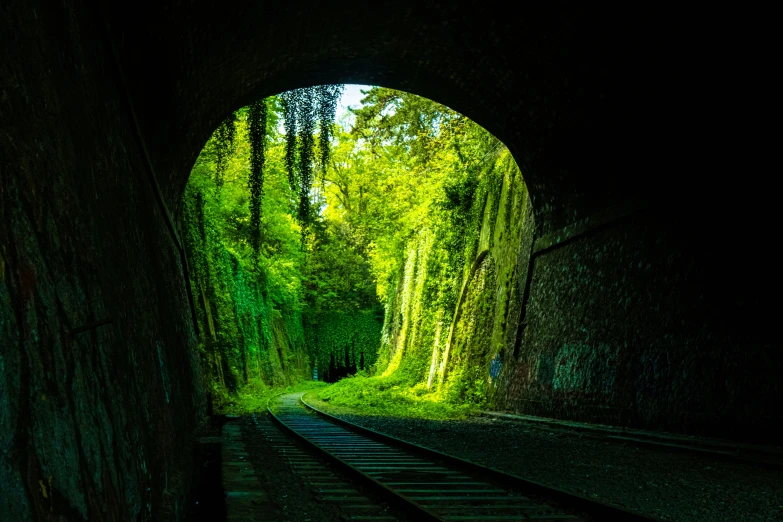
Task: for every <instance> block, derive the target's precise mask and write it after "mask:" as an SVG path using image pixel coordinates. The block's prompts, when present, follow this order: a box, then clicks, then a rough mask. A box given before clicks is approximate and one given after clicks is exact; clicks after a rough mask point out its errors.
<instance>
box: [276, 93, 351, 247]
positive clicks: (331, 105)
mask: <svg viewBox="0 0 783 522" xmlns="http://www.w3.org/2000/svg"><path fill="white" fill-rule="evenodd" d="M342 91H343V86H342V85H321V86H317V87H309V88H304V89H294V90H292V91H287V92H284V93H283V94H282V95H281V99H282V101H283V117H284V121H285V123H284V126H285V134H286V169H287V171H288V182H289V185H290V186H291V190H296V191H298V192H299V205H298V208H297V218H298V219H299V224H300V225H301V226H302V228H303V229H307V228H308V227H309V225H310V224H311V223H312V221H313V219H314V215H313V211H312V208H311V201H310V198H311V189H312V185H313V170H314V169H315V163H316V161H315V160H316V158H315V147H316V136H315V128H316V125H318V127H319V129H320V133H321V135H320V137H319V145H318V147H319V153H320V154H319V156H320V159H321V161H322V162H323V163H322V165H324V166H325V165H326V163H327V162H328V160H329V150H330V146H331V136H332V125H333V123H334V116H335V110H336V107H337V100H338V99H339V97H340V94H341V93H342ZM324 168H325V167H324ZM303 239H304V236H303Z"/></svg>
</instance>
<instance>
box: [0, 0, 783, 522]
mask: <svg viewBox="0 0 783 522" xmlns="http://www.w3.org/2000/svg"><path fill="white" fill-rule="evenodd" d="M686 11H687V10H684V11H683V12H680V13H676V14H675V13H672V12H670V11H668V10H665V9H663V8H662V7H661V8H654V7H652V6H646V7H643V6H635V7H633V8H631V7H625V8H623V10H619V9H618V8H616V7H609V6H586V5H585V6H574V5H570V6H555V5H549V4H540V5H539V4H529V5H521V6H515V7H514V8H513V9H512V8H511V7H510V6H507V5H505V4H494V3H483V4H481V5H470V6H468V5H462V4H458V3H452V4H449V3H436V2H411V3H409V2H384V1H379V2H375V3H372V4H364V5H362V6H356V7H354V6H347V5H346V6H343V5H336V4H335V5H332V4H307V3H303V2H289V3H274V4H272V3H266V2H240V3H237V4H226V3H209V2H196V1H192V0H182V1H173V0H161V1H160V2H158V3H157V4H156V5H155V6H151V5H150V6H147V5H138V4H134V3H127V2H126V3H112V4H108V3H100V2H85V1H82V0H65V1H62V2H56V1H51V0H41V1H40V2H33V3H27V2H19V1H10V2H5V3H4V5H3V6H2V8H1V9H0V12H1V13H2V15H1V16H0V19H1V20H2V25H0V43H2V61H1V62H0V64H1V65H0V71H1V72H0V119H1V121H2V123H0V129H1V131H0V215H2V220H1V221H0V371H1V372H2V373H1V374H0V485H2V495H1V496H0V519H1V520H15V521H23V520H24V521H26V520H139V521H141V520H185V519H186V517H187V508H186V507H185V506H186V504H187V502H188V499H189V495H190V489H191V487H192V483H193V478H192V477H193V474H194V466H195V464H194V462H195V461H196V458H195V457H194V451H195V450H194V447H195V445H196V442H197V441H198V440H200V439H203V438H204V436H205V433H207V431H208V427H209V425H210V422H211V421H210V417H209V415H208V412H209V410H210V408H211V405H210V400H209V393H210V388H209V386H210V384H209V382H207V380H206V379H205V374H204V371H203V368H202V364H201V362H200V359H199V356H198V353H197V350H196V338H197V336H198V331H197V323H196V321H195V307H196V304H197V303H196V300H197V298H198V296H194V295H193V293H192V292H191V290H190V288H189V287H188V285H187V284H186V281H187V277H188V275H187V273H188V263H187V259H186V256H185V248H184V245H183V238H182V236H181V230H182V228H181V215H182V208H181V202H182V200H183V198H182V196H183V192H184V190H185V185H186V183H187V180H188V176H189V175H190V172H191V169H192V167H193V165H194V163H195V161H196V158H197V157H198V155H199V152H200V151H201V149H202V148H203V146H204V145H205V143H206V142H207V140H208V139H209V137H210V136H211V135H212V133H213V131H214V130H215V128H216V127H217V126H218V125H219V124H220V122H221V121H223V120H224V119H225V118H226V116H227V115H228V114H230V113H231V112H232V111H235V110H237V109H239V108H240V107H244V106H246V105H248V104H249V103H251V102H253V101H255V100H258V99H262V98H265V97H268V96H272V95H276V94H278V93H281V92H284V91H288V90H291V89H297V88H301V87H309V86H313V85H322V84H365V85H382V86H384V87H389V88H393V89H399V90H401V91H406V92H410V93H414V94H417V95H420V96H424V97H426V98H429V99H432V100H435V101H437V102H438V103H442V104H444V105H446V106H448V107H450V108H452V109H454V110H455V111H458V112H460V113H462V114H464V115H465V116H467V117H468V118H470V119H472V120H473V121H475V122H477V123H478V124H479V125H481V126H482V127H484V128H485V129H487V130H488V131H489V132H491V133H492V134H493V135H494V136H496V137H497V138H498V139H499V140H501V141H502V142H503V143H504V144H505V146H506V147H507V148H508V150H509V152H510V154H511V155H513V158H514V159H515V161H516V163H517V164H518V165H519V168H520V170H521V171H522V173H523V176H524V180H525V184H526V186H527V190H528V191H529V196H530V201H531V209H532V210H531V212H532V215H531V219H532V220H533V222H534V223H535V226H534V227H533V228H532V229H531V230H530V236H529V237H527V238H526V240H525V241H526V243H525V245H526V247H525V248H524V249H520V253H519V257H518V260H517V270H518V274H523V275H524V277H523V276H522V275H519V276H518V277H517V280H518V281H521V283H520V284H521V285H522V286H521V287H520V289H519V291H520V292H521V293H524V296H525V297H524V303H523V306H522V307H521V308H520V309H519V310H515V311H514V312H515V314H514V316H513V317H512V318H511V320H512V321H513V322H514V325H516V327H515V328H514V329H513V330H514V334H513V340H512V341H511V342H512V344H513V346H514V348H513V350H512V351H511V352H509V354H510V355H509V356H508V357H507V358H506V360H505V361H504V370H503V374H502V379H501V380H500V382H499V386H500V388H499V389H498V391H496V392H495V395H494V399H493V400H494V401H495V403H494V404H495V407H496V409H498V410H502V411H505V412H508V413H509V414H519V415H529V416H536V417H542V418H550V419H556V420H558V421H563V422H577V423H590V424H600V425H611V426H615V427H619V428H623V429H626V428H627V429H638V430H650V431H661V432H667V433H676V434H682V435H688V436H704V437H716V438H720V439H722V440H723V439H725V440H729V441H732V442H733V443H737V444H762V445H774V444H779V441H780V437H781V430H780V428H779V417H780V401H781V399H783V387H782V386H781V384H780V382H781V381H780V378H779V369H780V367H781V363H783V355H781V353H783V352H781V350H780V347H779V341H778V338H779V333H778V331H777V327H776V326H777V324H778V321H779V319H778V310H779V306H776V303H777V300H778V297H779V290H780V285H779V283H780V276H779V272H780V271H779V266H778V265H779V261H778V257H777V255H776V254H775V253H774V252H775V251H776V249H775V247H774V244H775V239H776V238H777V235H778V234H777V232H776V230H777V226H776V225H775V223H776V222H778V221H779V219H778V218H777V213H776V206H777V205H776V203H775V202H776V199H777V198H776V195H777V193H776V191H775V190H774V186H776V183H775V179H774V176H771V175H770V172H771V170H770V168H769V167H768V166H767V165H764V164H763V162H762V160H761V158H762V157H763V153H764V152H766V150H767V146H766V144H765V143H766V142H765V141H764V139H762V138H757V137H756V134H755V133H756V131H757V130H758V127H754V126H753V124H752V123H749V122H748V121H747V120H744V119H742V118H745V117H746V116H747V115H746V114H745V111H746V110H747V111H748V112H753V109H746V108H745V107H746V105H743V104H750V105H752V104H753V103H755V101H754V100H751V98H752V96H751V95H747V96H746V95H745V94H744V93H742V92H741V91H740V90H738V89H737V90H733V91H732V92H728V91H729V90H731V89H732V88H733V87H731V85H733V83H731V80H729V79H726V78H725V77H724V76H723V74H724V73H725V72H726V71H734V73H736V74H740V75H741V74H742V71H745V70H746V67H747V63H744V62H742V60H741V59H740V58H739V57H738V55H737V54H736V53H735V52H734V51H730V49H729V48H730V47H731V46H732V45H734V44H733V43H732V42H733V41H734V40H731V39H729V40H726V39H725V38H723V37H722V36H721V35H719V34H717V33H718V32H719V31H714V30H713V29H712V27H714V26H709V27H707V28H703V31H704V32H703V33H701V32H700V33H699V34H700V35H701V36H700V37H699V38H698V39H697V40H698V41H699V42H700V43H699V44H698V45H697V44H694V43H693V42H694V37H693V34H694V33H693V32H692V31H696V29H694V27H697V26H695V25H693V24H692V23H691V22H692V20H693V18H692V13H689V12H686ZM698 27H701V26H698ZM701 30H702V29H700V31H701ZM741 62H742V63H741ZM748 74H750V73H748ZM738 119H740V120H741V121H738ZM510 317H511V316H510ZM531 368H536V369H537V370H536V371H535V372H533V371H531Z"/></svg>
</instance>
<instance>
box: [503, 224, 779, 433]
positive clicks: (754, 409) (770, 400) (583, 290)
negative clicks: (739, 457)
mask: <svg viewBox="0 0 783 522" xmlns="http://www.w3.org/2000/svg"><path fill="white" fill-rule="evenodd" d="M661 210H662V209H658V210H657V211H656V210H641V211H638V212H635V213H633V214H632V215H630V216H626V217H625V218H621V219H619V220H617V221H614V222H612V223H608V224H606V225H605V226H603V227H600V228H598V229H595V230H594V231H591V232H588V233H587V234H584V235H580V236H579V237H576V238H574V239H573V240H572V241H570V242H567V243H563V244H561V245H559V246H555V247H554V248H549V249H546V250H542V251H540V252H538V253H535V249H534V256H533V260H532V264H531V266H532V270H533V272H532V280H531V285H530V296H529V301H528V306H527V310H526V312H524V313H525V315H524V316H523V318H524V320H525V324H526V327H525V328H524V329H521V330H520V331H519V333H518V335H519V338H518V339H517V342H518V343H519V347H518V357H517V358H516V359H514V358H513V357H511V358H510V360H511V361H512V362H511V364H509V365H508V367H507V368H505V369H504V372H503V374H502V376H501V379H500V382H499V383H498V387H499V390H498V393H497V394H496V395H495V402H494V405H495V406H496V407H499V408H503V409H507V410H510V411H515V412H522V413H528V414H533V415H541V416H547V417H555V418H562V419H571V420H577V421H587V422H599V423H605V424H614V425H619V426H631V427H637V428H648V429H655V430H668V431H674V432H685V433H690V434H707V435H713V436H723V437H727V438H732V439H746V440H755V441H759V440H764V441H765V442H773V441H775V440H776V439H777V438H778V437H779V434H780V429H779V428H776V427H775V426H776V421H775V417H776V416H777V412H778V411H779V406H778V405H779V404H780V401H781V399H783V386H781V384H780V381H779V378H778V372H779V368H780V362H781V358H780V355H779V354H780V351H779V350H778V349H777V347H776V346H775V345H774V344H773V343H771V342H770V340H769V339H768V338H765V337H764V336H763V335H761V336H760V335H759V334H760V333H761V331H759V330H753V329H750V328H748V323H746V322H745V321H743V320H742V318H740V317H736V316H735V317H733V318H727V319H726V320H725V321H722V322H721V321H720V319H721V317H722V316H723V314H722V313H721V312H720V310H721V308H724V309H725V308H729V309H730V308H731V304H732V303H731V302H730V301H731V295H729V294H728V292H726V293H724V294H722V295H721V292H717V295H715V294H716V292H714V290H713V291H712V292H711V291H710V290H711V289H713V288H714V287H713V286H712V285H710V284H709V283H710V282H711V281H710V280H709V279H708V274H705V273H704V268H703V266H701V265H700V264H699V263H698V262H697V259H696V258H694V257H693V256H692V255H690V254H689V253H688V250H687V246H686V245H683V243H682V241H680V239H679V238H677V237H676V236H675V235H674V234H672V233H671V229H669V228H667V227H665V226H663V225H661V223H666V220H665V216H664V215H663V214H662V213H661ZM537 245H540V243H537ZM726 277H727V279H728V275H726ZM731 319H733V320H731ZM507 353H509V354H511V353H513V350H512V349H511V347H510V346H509V347H508V352H507Z"/></svg>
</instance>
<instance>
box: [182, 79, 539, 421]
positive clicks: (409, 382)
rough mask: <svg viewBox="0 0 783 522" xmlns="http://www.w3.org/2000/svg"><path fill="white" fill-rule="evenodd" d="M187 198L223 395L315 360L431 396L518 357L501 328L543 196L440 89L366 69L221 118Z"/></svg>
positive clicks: (306, 367) (191, 254) (205, 326)
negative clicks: (375, 82)
mask: <svg viewBox="0 0 783 522" xmlns="http://www.w3.org/2000/svg"><path fill="white" fill-rule="evenodd" d="M343 92H345V95H343V94H342V93H343ZM324 137H325V138H324ZM180 206H181V209H182V219H181V223H182V235H183V237H184V239H185V245H186V251H187V254H188V265H189V267H190V271H191V272H192V274H191V285H192V293H193V294H194V295H195V296H196V298H195V299H194V302H195V303H196V312H195V315H196V317H197V318H198V320H199V322H200V328H199V331H200V332H201V333H200V339H199V341H200V344H201V345H202V354H204V358H205V363H206V364H205V366H206V367H207V368H209V369H210V374H211V377H212V379H213V380H214V382H215V386H216V387H217V388H218V389H219V390H223V392H222V393H223V394H224V396H226V397H228V396H232V395H237V394H239V395H241V394H242V390H243V389H245V390H253V389H256V390H258V389H263V388H264V387H268V386H277V385H280V384H290V383H293V382H295V381H297V380H300V379H310V378H313V377H312V376H314V375H315V371H314V370H315V369H317V371H318V373H319V374H320V375H319V380H321V381H323V382H326V383H335V382H337V381H340V380H341V379H343V378H345V377H348V376H354V375H358V376H359V377H360V378H362V379H365V378H368V377H369V376H374V377H372V379H376V380H375V381H372V380H371V381H367V382H376V381H377V385H378V386H380V387H384V386H386V384H384V383H383V382H381V381H384V382H385V381H388V382H392V381H393V382H394V383H395V384H394V385H393V386H395V387H396V388H398V389H401V390H403V389H404V390H412V389H414V388H416V387H419V388H421V390H423V391H424V393H422V391H418V392H416V394H417V396H418V397H420V398H421V401H425V400H426V401H428V402H429V403H430V404H433V405H434V406H433V407H437V406H436V405H437V404H438V403H443V402H449V403H453V404H459V403H468V402H476V401H484V400H486V397H487V393H486V389H487V386H488V385H491V383H492V382H494V381H496V380H497V378H498V375H499V368H500V366H499V365H500V364H501V363H500V361H502V360H503V359H505V358H508V357H512V356H513V349H509V347H508V346H505V345H504V344H503V342H499V341H500V340H501V339H504V338H506V337H511V338H514V337H515V336H516V331H514V333H513V334H511V335H507V332H506V331H505V330H506V323H507V322H508V324H509V327H508V328H509V329H514V330H515V329H516V328H517V324H518V316H519V314H520V312H521V309H522V308H521V306H520V303H521V299H522V295H523V293H524V292H523V289H522V288H521V287H520V285H519V283H518V281H517V279H518V278H517V276H516V273H517V272H518V268H517V264H518V262H519V256H520V252H522V253H523V254H524V252H525V251H526V250H529V246H522V245H523V243H524V242H525V241H528V242H529V241H530V238H532V223H533V219H532V205H531V204H530V203H529V198H528V195H527V189H526V187H525V185H524V182H523V180H522V177H521V173H520V171H519V168H518V167H517V166H516V163H515V162H514V160H513V158H512V156H511V154H510V153H509V152H508V150H507V149H506V148H505V147H504V146H503V145H502V143H501V142H500V140H498V139H497V138H495V137H494V136H492V135H491V134H490V133H489V132H487V131H486V130H485V129H483V128H482V127H480V126H478V125H477V124H475V123H474V122H472V121H471V120H469V119H468V118H466V117H465V116H463V115H461V114H459V113H457V112H455V111H453V110H451V109H449V108H447V107H445V106H443V105H440V104H438V103H436V102H433V101H431V100H428V99H426V98H421V97H418V96H415V95H413V94H410V93H406V92H403V91H396V90H392V89H387V88H382V87H369V86H353V85H349V86H348V87H347V89H345V88H344V87H343V86H316V87H311V88H305V89H297V90H294V91H289V92H285V93H282V94H281V95H279V96H273V97H268V98H266V99H264V100H260V101H257V102H254V103H252V104H250V105H249V106H247V107H244V108H241V109H239V110H238V111H236V112H234V113H232V114H231V115H230V116H229V118H227V119H225V120H224V121H223V122H222V123H221V125H220V126H219V127H218V129H217V130H216V131H215V133H214V134H213V136H212V138H211V139H210V140H209V141H208V143H207V144H206V146H205V147H204V149H203V151H202V153H201V155H200V156H199V158H198V160H197V162H196V164H195V166H194V168H193V171H192V174H191V179H190V181H189V183H188V185H187V187H186V190H185V194H184V196H183V200H182V203H181V205H180ZM525 233H526V234H527V235H526V236H525ZM523 236H525V237H523ZM494 294H497V295H494ZM483 300H487V301H488V302H487V303H485V304H484V305H480V303H481V301H483ZM490 302H491V303H490ZM480 306H483V307H484V309H483V310H479V307H480ZM509 318H511V320H510V321H509ZM501 323H502V324H501ZM493 338H494V343H492V342H491V341H492V339H493ZM490 364H492V368H493V369H492V371H491V372H490V368H489V367H490ZM449 390H453V392H450V391H449ZM406 393H407V391H406ZM387 399H388V400H389V401H392V402H393V401H394V400H397V399H400V397H397V398H396V399H395V398H394V397H391V396H389V397H387ZM400 400H401V399H400ZM218 402H221V401H218ZM223 402H227V403H228V404H232V402H233V401H232V400H231V399H228V398H225V399H223Z"/></svg>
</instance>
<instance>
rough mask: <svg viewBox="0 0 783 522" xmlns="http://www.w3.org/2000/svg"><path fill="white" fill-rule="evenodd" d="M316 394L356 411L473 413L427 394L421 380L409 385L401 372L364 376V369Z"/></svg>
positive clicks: (430, 416) (411, 414)
mask: <svg viewBox="0 0 783 522" xmlns="http://www.w3.org/2000/svg"><path fill="white" fill-rule="evenodd" d="M316 397H317V398H318V399H320V400H322V401H328V404H329V406H342V407H346V408H350V409H351V410H352V411H355V412H359V413H370V414H373V415H388V416H393V417H418V418H426V419H455V418H464V417H466V416H468V415H471V414H473V413H475V412H476V409H475V408H474V407H473V406H471V405H470V404H469V403H447V402H444V401H441V400H439V399H438V397H436V396H433V395H432V394H430V393H427V389H426V386H425V385H424V383H420V384H418V385H416V386H410V383H409V382H408V381H407V380H406V379H404V378H403V377H402V376H400V375H393V376H388V377H367V376H366V375H363V372H360V373H358V374H357V375H355V376H353V377H348V378H345V379H342V380H341V381H339V382H337V383H335V384H333V385H331V386H329V387H328V388H323V389H321V390H319V391H318V392H317V395H316Z"/></svg>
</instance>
